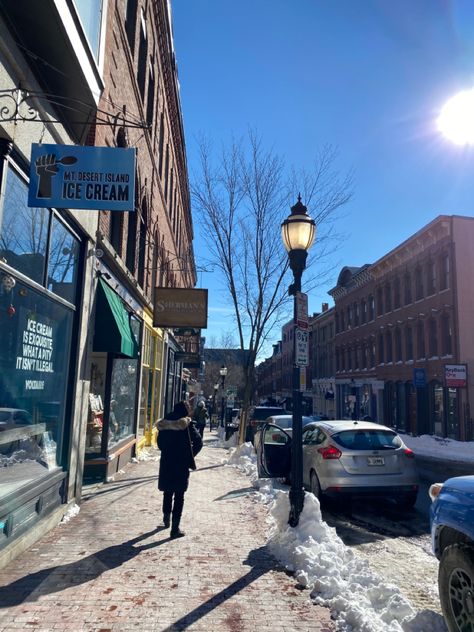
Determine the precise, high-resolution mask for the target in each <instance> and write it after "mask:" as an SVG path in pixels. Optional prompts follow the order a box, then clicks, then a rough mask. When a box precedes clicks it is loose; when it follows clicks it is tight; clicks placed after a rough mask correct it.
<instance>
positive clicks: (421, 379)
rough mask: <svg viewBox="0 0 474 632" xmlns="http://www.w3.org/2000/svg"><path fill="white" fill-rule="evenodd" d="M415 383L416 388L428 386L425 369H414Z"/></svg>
mask: <svg viewBox="0 0 474 632" xmlns="http://www.w3.org/2000/svg"><path fill="white" fill-rule="evenodd" d="M413 384H414V386H415V387H416V388H423V387H424V386H426V371H425V369H413Z"/></svg>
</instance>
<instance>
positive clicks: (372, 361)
mask: <svg viewBox="0 0 474 632" xmlns="http://www.w3.org/2000/svg"><path fill="white" fill-rule="evenodd" d="M374 366H375V338H374V339H373V340H372V342H371V344H370V368H373V367H374Z"/></svg>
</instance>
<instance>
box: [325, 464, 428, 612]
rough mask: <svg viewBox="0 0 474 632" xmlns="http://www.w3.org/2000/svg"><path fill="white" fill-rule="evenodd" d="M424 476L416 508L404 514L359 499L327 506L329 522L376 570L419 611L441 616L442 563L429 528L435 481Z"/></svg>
mask: <svg viewBox="0 0 474 632" xmlns="http://www.w3.org/2000/svg"><path fill="white" fill-rule="evenodd" d="M421 476H423V477H424V478H422V480H421V484H420V491H419V494H418V500H417V503H416V505H415V507H414V508H413V509H410V510H402V509H400V507H399V506H397V505H396V504H395V503H394V502H390V501H388V500H387V501H384V500H375V501H374V500H364V499H360V500H359V499H353V500H352V502H349V503H347V502H345V503H344V504H334V503H327V505H326V506H325V507H323V518H324V520H325V521H326V522H327V523H328V524H329V525H330V526H332V527H334V528H335V529H336V532H337V534H338V535H339V536H340V537H341V539H342V540H343V541H344V543H345V544H346V545H347V546H349V547H351V548H354V549H355V550H356V551H357V554H358V555H359V556H361V557H363V558H364V559H366V560H367V562H368V564H369V566H370V568H371V569H372V570H373V571H374V572H376V573H377V574H379V575H380V576H381V577H383V578H384V579H385V580H388V581H389V582H390V583H393V584H395V585H397V586H398V587H399V588H400V590H401V592H402V593H403V594H404V595H405V596H406V597H407V599H408V600H409V601H410V603H411V604H412V606H413V607H414V608H416V609H417V610H421V611H423V610H430V611H432V612H436V613H438V614H440V615H441V607H440V604H439V598H438V588H437V576H438V560H437V559H436V558H435V557H434V555H433V554H432V552H431V539H430V525H429V506H430V503H431V501H430V498H429V496H428V488H429V485H430V484H431V482H433V481H432V476H431V475H430V473H429V472H427V471H426V472H423V471H422V472H421ZM426 478H427V480H426Z"/></svg>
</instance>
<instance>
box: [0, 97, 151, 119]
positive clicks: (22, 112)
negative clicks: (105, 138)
mask: <svg viewBox="0 0 474 632" xmlns="http://www.w3.org/2000/svg"><path fill="white" fill-rule="evenodd" d="M41 100H44V101H47V102H48V103H49V104H51V105H53V106H56V107H60V108H64V109H67V110H70V111H72V112H74V113H77V114H78V120H77V121H74V123H76V124H84V125H86V124H90V123H92V122H93V123H95V124H96V125H110V126H111V127H113V128H115V127H116V126H117V125H119V126H121V127H134V128H137V129H149V127H150V125H149V124H148V123H147V122H145V121H142V120H141V119H140V118H138V117H134V116H133V115H130V114H125V112H124V111H122V110H115V111H114V112H108V111H107V110H103V109H101V108H92V107H91V106H90V105H89V104H87V103H84V102H83V101H80V100H79V99H71V98H69V97H63V96H60V95H53V94H47V93H44V92H31V91H29V90H24V89H22V88H11V89H10V90H0V122H4V123H17V122H19V121H21V122H35V123H61V121H60V120H56V119H53V118H43V117H42V115H41V112H40V111H39V110H38V109H37V107H35V104H34V102H35V101H41ZM80 116H83V117H84V120H80V118H79V117H80Z"/></svg>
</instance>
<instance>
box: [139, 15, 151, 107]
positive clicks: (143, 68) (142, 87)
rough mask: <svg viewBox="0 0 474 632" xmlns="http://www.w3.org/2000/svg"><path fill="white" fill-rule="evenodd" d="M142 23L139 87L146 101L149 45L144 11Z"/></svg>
mask: <svg viewBox="0 0 474 632" xmlns="http://www.w3.org/2000/svg"><path fill="white" fill-rule="evenodd" d="M140 24H141V28H140V44H139V47H138V66H137V83H138V89H139V90H140V95H141V97H142V101H144V99H145V83H146V70H147V57H148V46H147V39H146V21H145V16H144V14H143V11H142V13H141V20H140Z"/></svg>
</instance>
